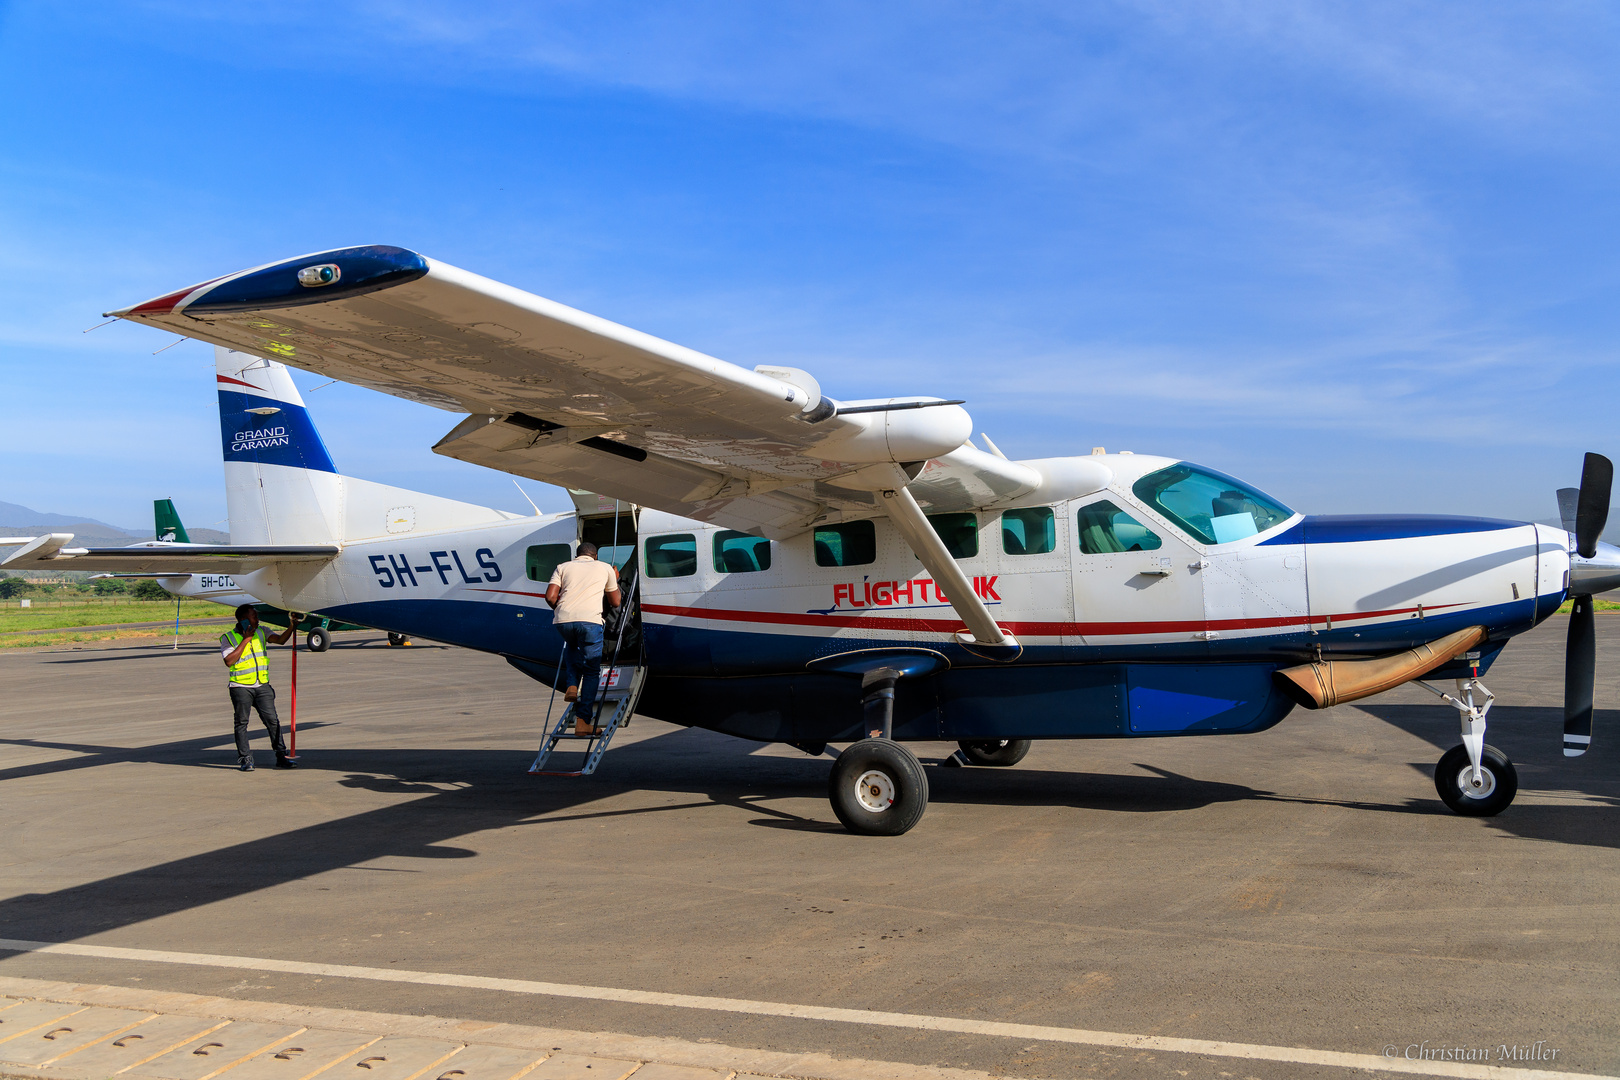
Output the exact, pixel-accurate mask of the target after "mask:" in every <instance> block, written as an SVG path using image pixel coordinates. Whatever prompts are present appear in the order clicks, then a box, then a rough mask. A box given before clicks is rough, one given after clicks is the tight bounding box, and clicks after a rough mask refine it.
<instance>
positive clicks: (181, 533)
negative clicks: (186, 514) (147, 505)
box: [152, 499, 191, 544]
mask: <svg viewBox="0 0 1620 1080" xmlns="http://www.w3.org/2000/svg"><path fill="white" fill-rule="evenodd" d="M152 535H153V536H155V537H157V538H158V539H159V540H173V541H175V542H176V543H180V544H189V543H191V537H189V536H187V535H186V527H185V526H184V525H182V524H180V515H179V513H177V512H176V511H175V509H174V500H173V499H154V500H152Z"/></svg>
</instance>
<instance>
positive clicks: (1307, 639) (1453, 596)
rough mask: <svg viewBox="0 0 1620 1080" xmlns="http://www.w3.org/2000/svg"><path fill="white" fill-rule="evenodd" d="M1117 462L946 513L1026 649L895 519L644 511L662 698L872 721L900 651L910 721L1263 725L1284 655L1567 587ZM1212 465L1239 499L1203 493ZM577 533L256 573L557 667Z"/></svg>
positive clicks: (903, 724)
mask: <svg viewBox="0 0 1620 1080" xmlns="http://www.w3.org/2000/svg"><path fill="white" fill-rule="evenodd" d="M1103 460H1104V463H1105V464H1106V465H1107V466H1108V467H1109V469H1110V470H1111V472H1112V475H1113V480H1112V482H1111V483H1110V484H1109V485H1108V487H1107V488H1106V489H1104V490H1101V491H1097V492H1093V493H1090V494H1087V495H1085V496H1083V497H1080V498H1074V499H1068V500H1064V501H1060V502H1055V503H1040V504H1034V505H1030V506H1017V505H1014V506H1009V507H1006V508H1003V509H1000V510H997V511H994V512H979V513H973V514H950V515H941V516H940V517H939V518H937V519H936V520H935V527H936V530H937V531H939V532H940V535H941V537H942V538H945V539H946V540H947V543H948V545H950V546H951V547H952V553H953V554H954V555H956V556H957V559H958V562H959V564H960V565H961V568H962V570H963V571H964V573H965V574H966V575H967V576H968V577H969V578H970V579H971V580H972V581H973V583H974V590H975V592H977V593H978V594H979V596H980V598H981V599H982V600H983V601H984V603H985V604H986V605H987V606H988V607H989V609H990V611H991V612H992V613H993V615H994V617H995V619H996V621H997V622H998V623H999V624H1001V625H1003V626H1004V627H1005V628H1006V629H1007V630H1009V631H1010V632H1011V633H1012V634H1013V635H1014V636H1015V637H1016V639H1017V640H1018V642H1019V643H1020V644H1021V645H1022V652H1021V653H1020V654H1019V655H1018V656H1017V658H1016V659H1015V660H1012V661H1011V662H1007V661H1006V659H1005V658H1004V657H1002V658H991V657H988V656H985V655H979V654H977V653H975V651H974V650H973V649H972V648H971V646H964V645H962V644H960V643H958V642H957V641H956V640H955V638H954V632H955V631H957V630H959V629H961V627H962V622H961V620H960V619H959V618H958V617H957V616H956V614H955V612H954V611H953V610H952V608H951V607H950V605H949V603H948V601H947V599H946V598H945V597H942V596H941V595H940V590H939V588H938V586H937V585H936V583H934V582H933V581H932V580H930V578H929V575H928V574H927V572H926V571H924V570H923V569H922V567H921V565H920V564H919V562H918V561H917V559H916V557H915V556H914V555H913V554H912V553H911V551H910V549H909V548H908V547H907V546H906V544H905V543H904V542H903V540H902V539H901V538H900V536H899V535H898V534H897V533H896V531H895V529H894V528H893V526H892V525H890V523H889V522H888V521H887V520H886V519H884V518H881V517H879V518H878V519H876V520H868V521H863V522H845V523H839V524H835V525H829V526H827V527H826V528H818V529H813V530H811V531H807V532H806V533H804V534H802V535H800V536H797V537H793V538H790V539H788V540H783V541H768V540H764V539H761V538H757V537H749V536H745V535H743V534H740V533H732V532H727V531H726V530H722V529H718V528H716V527H715V526H712V525H708V524H705V523H703V522H699V521H693V520H690V519H686V518H681V517H677V516H674V515H671V514H666V513H663V512H659V511H654V510H647V509H644V510H642V511H641V513H640V515H639V520H638V522H637V525H636V530H635V531H636V541H637V542H636V546H635V550H634V553H633V557H634V558H635V559H636V560H637V565H636V570H637V572H638V575H639V592H640V603H641V618H642V628H643V632H644V640H645V663H646V665H647V669H648V672H649V675H650V681H649V684H648V690H647V693H646V696H645V697H644V699H643V705H642V710H641V711H642V712H644V713H646V714H649V715H652V716H656V717H659V718H662V719H667V720H671V721H673V722H677V723H684V724H693V725H696V726H703V727H710V728H715V729H717V730H723V731H729V732H731V733H734V734H738V735H743V736H746V737H751V738H758V739H767V740H781V741H802V742H821V741H838V740H841V739H845V738H853V737H858V731H859V724H860V718H859V709H858V707H857V700H856V695H855V694H853V692H852V691H851V688H850V684H849V676H848V675H847V673H844V672H841V671H839V670H838V668H839V667H840V665H841V664H842V663H843V660H841V659H840V658H846V657H850V656H857V657H858V656H861V655H875V654H878V653H883V652H885V651H887V652H893V653H896V654H900V653H905V654H908V655H910V654H932V655H934V656H936V657H937V660H935V661H932V663H933V664H934V667H933V669H932V670H930V671H929V672H928V673H926V674H925V675H924V676H922V677H919V678H916V679H912V680H908V681H906V682H903V683H902V687H901V692H900V694H899V697H898V698H897V702H896V714H895V721H896V728H895V731H896V736H897V737H899V738H908V739H920V738H926V739H964V738H991V737H994V738H1063V737H1071V738H1072V737H1080V738H1084V737H1121V736H1145V735H1181V734H1219V733H1239V732H1249V731H1257V730H1261V729H1263V728H1266V727H1269V726H1271V725H1272V724H1275V723H1276V722H1277V721H1278V720H1280V719H1281V718H1282V717H1283V715H1285V714H1286V713H1287V711H1288V709H1289V707H1290V705H1289V702H1288V701H1287V699H1286V698H1284V697H1283V696H1282V695H1280V694H1279V693H1278V692H1277V691H1276V690H1275V688H1274V687H1273V685H1272V681H1271V678H1270V676H1271V673H1272V671H1274V670H1275V669H1277V668H1278V667H1282V666H1286V665H1291V664H1297V663H1300V662H1302V661H1305V660H1308V659H1312V658H1314V657H1316V656H1318V655H1321V656H1328V657H1353V656H1359V655H1374V654H1379V653H1386V652H1390V651H1393V650H1398V649H1403V648H1409V647H1412V646H1415V645H1418V644H1422V643H1426V642H1430V641H1433V640H1435V639H1437V638H1440V637H1442V636H1444V635H1446V634H1448V633H1450V632H1452V631H1454V630H1458V629H1461V628H1464V627H1468V626H1474V625H1480V626H1484V627H1485V628H1486V630H1487V632H1488V638H1487V641H1486V642H1485V644H1484V645H1482V646H1481V648H1480V650H1479V652H1480V654H1481V655H1480V656H1479V657H1478V658H1477V660H1475V661H1473V663H1477V665H1478V668H1479V669H1480V670H1482V671H1483V670H1485V669H1487V668H1488V667H1489V665H1490V663H1491V661H1492V660H1493V659H1494V657H1495V655H1496V654H1497V652H1498V651H1499V650H1500V649H1501V647H1502V646H1503V645H1504V644H1505V643H1506V642H1507V640H1508V639H1509V638H1511V637H1512V636H1513V635H1515V634H1518V633H1522V632H1523V631H1525V630H1528V629H1530V628H1531V627H1532V626H1534V625H1536V623H1538V622H1540V621H1541V620H1542V619H1545V618H1546V617H1547V616H1548V615H1550V614H1551V613H1552V612H1554V611H1556V610H1557V608H1558V606H1559V604H1560V603H1562V601H1563V600H1564V598H1565V595H1566V591H1567V588H1568V571H1569V567H1570V556H1569V537H1568V534H1566V533H1565V532H1564V531H1563V530H1560V529H1556V528H1551V527H1548V526H1545V525H1538V524H1532V523H1524V522H1514V521H1505V520H1495V519H1485V518H1462V517H1438V516H1393V517H1391V516H1385V517H1373V516H1355V517H1306V516H1303V515H1300V514H1297V513H1292V512H1291V511H1288V510H1287V509H1286V508H1283V507H1281V506H1280V505H1279V504H1276V503H1275V502H1274V500H1268V499H1267V498H1266V497H1265V496H1263V495H1261V494H1260V493H1258V492H1255V491H1254V490H1253V489H1252V488H1248V487H1246V486H1244V485H1241V484H1240V483H1239V482H1237V481H1235V480H1233V479H1232V478H1230V477H1225V476H1223V475H1222V474H1219V473H1213V472H1210V471H1208V470H1201V471H1199V470H1197V467H1195V466H1186V465H1185V463H1178V462H1176V461H1175V460H1174V459H1168V458H1159V457H1151V456H1147V455H1108V456H1106V457H1105V458H1104V459H1103ZM1177 470H1183V472H1178V471H1177ZM1185 470H1193V473H1192V474H1191V475H1190V476H1188V475H1186V474H1185ZM1167 477H1168V478H1169V479H1168V480H1167V479H1166V478H1167ZM1198 484H1204V486H1205V488H1208V490H1210V491H1213V492H1214V493H1215V494H1214V496H1213V499H1212V500H1211V499H1210V498H1208V497H1205V498H1204V502H1203V504H1202V505H1203V509H1202V510H1200V511H1198V512H1194V510H1196V509H1197V508H1196V507H1194V508H1193V509H1189V507H1193V504H1194V503H1195V502H1197V500H1196V499H1189V497H1188V496H1187V492H1188V491H1193V492H1194V494H1196V490H1195V489H1196V487H1197V485H1198ZM1167 485H1168V486H1167ZM1211 485H1213V486H1211ZM1211 501H1212V502H1213V507H1214V509H1213V510H1211V509H1210V508H1209V505H1208V504H1209V503H1210V502H1211ZM625 520H627V521H628V518H626V519H625ZM578 528H579V523H578V521H577V520H576V517H575V515H573V514H565V515H555V516H543V517H537V518H521V519H513V520H502V521H497V522H492V523H489V524H483V525H477V526H474V527H470V528H459V529H454V530H448V531H438V532H422V533H417V532H414V531H411V532H406V533H403V534H385V535H380V536H376V537H371V538H359V539H350V540H348V541H346V542H345V544H344V546H343V552H342V554H341V555H340V556H339V557H338V558H337V559H336V560H335V561H334V562H333V563H331V564H330V565H328V566H326V567H325V568H323V569H321V570H319V571H318V572H317V573H314V574H313V576H311V577H308V578H301V579H297V580H294V579H292V578H291V577H290V575H287V574H285V573H281V574H279V575H278V573H277V572H276V571H273V570H267V571H259V572H256V573H253V574H248V575H238V584H239V585H240V586H241V587H242V588H243V589H244V590H246V591H247V592H249V593H251V594H253V595H254V596H257V597H259V598H261V599H263V600H266V601H268V602H270V603H274V604H278V605H280V606H283V607H289V608H293V609H295V610H315V611H320V612H321V613H322V614H325V615H328V616H330V617H333V618H339V619H344V620H347V621H351V622H355V623H361V624H364V625H367V626H374V627H378V628H381V629H386V630H392V631H396V632H399V633H403V634H411V635H415V636H421V637H426V638H433V639H436V640H440V641H445V642H449V643H453V644H457V645H462V646H466V647H469V648H474V649H480V650H484V651H488V652H494V653H499V654H502V655H505V656H507V657H508V658H509V659H510V660H511V661H512V662H513V663H514V664H515V665H517V666H519V667H520V668H522V669H523V670H524V671H526V672H528V673H529V674H531V675H534V676H535V677H537V678H541V679H544V680H546V681H550V679H551V678H552V675H553V673H554V671H555V668H556V665H557V662H558V655H559V653H560V650H561V641H560V638H559V637H558V635H557V634H556V632H555V631H554V630H553V628H552V621H551V611H550V608H549V607H548V606H547V605H546V604H545V602H544V600H543V596H544V592H545V586H546V581H547V579H548V578H549V576H550V572H551V569H552V568H553V567H554V566H555V565H556V563H557V562H558V561H561V560H562V559H566V558H568V557H571V555H572V547H573V545H574V543H575V542H576V540H577V538H578V536H577V534H578ZM626 543H627V546H626V549H625V554H626V555H630V554H631V553H630V551H629V549H628V537H626ZM1457 667H1458V671H1457V672H1456V674H1461V673H1462V665H1461V664H1458V665H1457ZM1448 674H1450V672H1448V671H1447V670H1446V669H1441V670H1440V671H1438V672H1436V673H1434V677H1445V676H1446V675H1448Z"/></svg>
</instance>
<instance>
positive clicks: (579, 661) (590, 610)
mask: <svg viewBox="0 0 1620 1080" xmlns="http://www.w3.org/2000/svg"><path fill="white" fill-rule="evenodd" d="M604 596H605V597H607V602H608V603H610V604H612V605H613V606H614V607H618V606H619V603H620V601H621V600H622V599H623V598H622V597H621V596H620V595H619V575H618V574H617V573H616V572H615V571H614V569H613V567H612V566H611V565H610V564H608V563H603V562H597V561H596V545H595V544H590V543H581V544H580V545H579V553H578V554H577V555H575V556H574V558H573V559H572V560H571V561H569V562H565V563H563V564H562V565H560V566H558V567H557V569H556V570H554V571H552V574H551V581H550V583H549V584H547V585H546V603H548V604H550V605H551V607H552V609H553V611H554V612H555V614H554V615H553V616H552V625H554V626H555V627H556V629H557V633H558V634H560V635H562V639H563V644H564V646H565V648H564V649H563V670H562V671H561V673H560V674H561V675H562V677H563V685H564V686H566V687H568V689H567V691H566V692H565V693H564V694H563V699H564V700H565V701H572V702H573V703H574V734H575V735H593V734H595V733H596V732H598V731H600V730H601V729H600V728H597V727H596V726H595V723H594V722H595V718H596V691H597V684H598V683H600V682H601V678H602V598H603V597H604Z"/></svg>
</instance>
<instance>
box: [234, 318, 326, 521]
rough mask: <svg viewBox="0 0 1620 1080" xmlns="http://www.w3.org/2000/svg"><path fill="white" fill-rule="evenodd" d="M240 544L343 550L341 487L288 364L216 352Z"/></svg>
mask: <svg viewBox="0 0 1620 1080" xmlns="http://www.w3.org/2000/svg"><path fill="white" fill-rule="evenodd" d="M214 374H215V380H216V382H217V384H218V387H219V423H220V437H221V440H222V442H223V444H224V455H225V499H226V506H227V508H228V509H229V511H230V520H231V542H232V543H234V544H334V543H339V542H341V532H342V530H341V529H340V527H339V522H340V521H341V517H342V492H343V488H342V483H341V481H340V480H339V478H338V475H337V469H336V467H335V466H333V464H332V456H331V455H330V454H329V453H327V450H326V444H325V443H324V442H322V441H321V436H320V433H319V432H317V431H316V430H315V425H314V423H313V422H311V420H310V418H309V413H307V412H306V411H305V410H304V399H303V398H302V397H301V396H300V395H299V393H298V388H297V387H296V386H294V385H293V381H292V375H291V373H290V372H288V370H287V368H286V366H285V365H284V364H278V363H276V362H275V361H273V360H266V359H263V358H261V357H257V356H250V355H249V354H247V353H239V352H233V351H231V350H230V349H224V348H218V347H216V348H215V349H214Z"/></svg>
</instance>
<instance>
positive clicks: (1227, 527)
mask: <svg viewBox="0 0 1620 1080" xmlns="http://www.w3.org/2000/svg"><path fill="white" fill-rule="evenodd" d="M1131 492H1132V493H1133V494H1134V495H1135V496H1136V497H1137V498H1138V499H1141V500H1142V501H1143V502H1145V503H1147V504H1148V505H1149V506H1151V507H1152V508H1153V509H1155V510H1157V511H1158V512H1159V513H1161V514H1163V515H1164V516H1165V517H1167V518H1169V519H1170V520H1171V521H1173V522H1175V523H1176V524H1177V525H1179V526H1181V527H1182V528H1183V529H1186V530H1187V531H1188V532H1189V533H1191V534H1192V535H1193V536H1195V537H1197V538H1198V539H1199V540H1202V541H1203V542H1204V543H1206V544H1226V543H1230V542H1231V541H1233V540H1242V539H1243V538H1244V537H1245V536H1253V535H1254V534H1255V533H1261V532H1265V531H1266V530H1267V529H1269V528H1271V527H1272V526H1273V525H1280V524H1282V523H1283V522H1285V521H1287V520H1288V519H1289V518H1291V517H1293V516H1294V512H1293V511H1292V510H1290V509H1288V508H1287V507H1286V506H1284V505H1282V504H1281V503H1279V502H1277V501H1276V500H1275V499H1272V498H1270V497H1269V496H1266V495H1262V494H1261V493H1260V492H1258V491H1256V490H1255V489H1254V488H1252V487H1249V486H1248V485H1247V484H1245V483H1243V482H1242V481H1240V480H1234V479H1233V478H1232V477H1230V476H1227V475H1226V474H1225V473H1218V472H1216V471H1215V470H1214V469H1206V468H1204V467H1203V466H1201V465H1194V464H1192V463H1191V462H1187V461H1182V462H1178V463H1177V464H1175V465H1172V466H1170V467H1169V468H1168V469H1160V470H1158V471H1157V472H1150V473H1148V474H1147V475H1146V476H1144V477H1142V479H1140V480H1138V481H1137V482H1136V483H1135V484H1133V485H1131Z"/></svg>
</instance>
